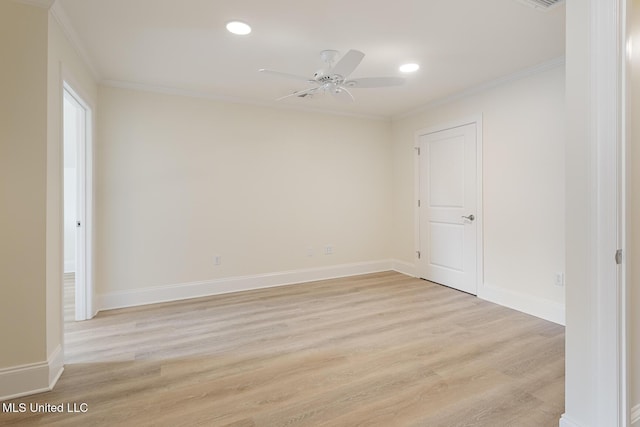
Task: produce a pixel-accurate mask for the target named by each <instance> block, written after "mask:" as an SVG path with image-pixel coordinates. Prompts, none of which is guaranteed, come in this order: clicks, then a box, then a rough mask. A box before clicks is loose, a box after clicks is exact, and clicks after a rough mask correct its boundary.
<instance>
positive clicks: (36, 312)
mask: <svg viewBox="0 0 640 427" xmlns="http://www.w3.org/2000/svg"><path fill="white" fill-rule="evenodd" d="M0 55H1V56H0V57H1V58H2V67H0V93H1V94H2V95H1V96H0V200H1V204H2V208H1V209H0V342H1V343H2V351H0V368H4V367H11V366H16V365H22V364H28V363H33V362H41V361H43V360H45V359H46V356H47V354H46V345H45V344H46V323H45V320H46V318H45V316H46V306H45V305H46V298H45V297H46V294H45V292H46V289H45V283H46V282H45V281H46V258H45V244H46V240H45V233H46V222H45V221H46V218H45V204H46V185H47V179H46V178H47V177H46V171H47V167H46V166H47V165H46V161H47V11H46V10H45V9H40V8H35V7H31V6H26V5H22V4H18V3H14V2H10V1H9V2H8V1H3V2H0Z"/></svg>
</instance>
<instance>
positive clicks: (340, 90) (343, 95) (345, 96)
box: [331, 86, 355, 102]
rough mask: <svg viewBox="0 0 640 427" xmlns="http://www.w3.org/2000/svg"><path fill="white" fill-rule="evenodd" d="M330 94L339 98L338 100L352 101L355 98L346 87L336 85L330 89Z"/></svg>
mask: <svg viewBox="0 0 640 427" xmlns="http://www.w3.org/2000/svg"><path fill="white" fill-rule="evenodd" d="M331 95H333V96H334V97H336V98H337V99H339V100H340V101H346V102H354V101H355V98H354V97H353V95H351V92H349V91H348V90H347V88H346V87H342V86H338V87H336V88H335V89H333V90H332V91H331Z"/></svg>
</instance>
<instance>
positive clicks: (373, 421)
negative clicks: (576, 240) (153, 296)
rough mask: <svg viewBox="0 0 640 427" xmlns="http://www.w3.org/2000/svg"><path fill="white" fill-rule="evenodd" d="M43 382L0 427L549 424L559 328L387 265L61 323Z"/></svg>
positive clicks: (560, 396)
mask: <svg viewBox="0 0 640 427" xmlns="http://www.w3.org/2000/svg"><path fill="white" fill-rule="evenodd" d="M66 362H67V364H66V368H65V372H64V374H63V375H62V377H61V378H60V380H59V382H58V385H57V386H56V388H55V389H54V391H52V392H49V393H44V394H40V395H36V396H31V397H27V398H21V399H16V400H14V402H16V403H27V405H28V404H29V403H30V402H39V403H51V404H58V403H65V404H66V403H72V404H73V403H76V404H80V403H83V402H84V403H87V404H88V412H86V413H84V414H28V413H25V414H7V413H0V424H1V425H47V426H49V425H52V426H58V425H59V426H63V425H65V426H66V425H70V426H111V425H118V426H145V425H158V426H190V425H201V426H235V427H244V426H391V427H393V426H447V427H449V426H492V427H495V426H525V427H527V426H532V427H534V426H535V427H544V426H550V427H551V426H554V427H555V426H557V425H558V419H559V418H560V415H561V414H562V412H563V409H564V328H563V327H561V326H558V325H555V324H553V323H550V322H546V321H543V320H540V319H537V318H535V317H531V316H528V315H525V314H522V313H519V312H516V311H513V310H509V309H507V308H503V307H500V306H497V305H494V304H491V303H488V302H485V301H482V300H479V299H477V298H475V297H473V296H470V295H467V294H465V293H461V292H458V291H455V290H452V289H449V288H446V287H443V286H439V285H435V284H432V283H429V282H426V281H423V280H418V279H414V278H410V277H407V276H403V275H401V274H398V273H393V272H387V273H378V274H371V275H364V276H357V277H352V278H345V279H336V280H329V281H322V282H315V283H309V284H304V285H297V286H285V287H279V288H271V289H266V290H256V291H250V292H243V293H237V294H227V295H220V296H214V297H208V298H201V299H197V300H189V301H183V302H174V303H167V304H158V305H151V306H144V307H138V308H132V309H122V310H113V311H108V312H103V313H100V314H99V315H98V316H97V317H96V318H95V319H93V320H90V321H87V322H69V323H68V324H67V333H66Z"/></svg>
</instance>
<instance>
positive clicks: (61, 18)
mask: <svg viewBox="0 0 640 427" xmlns="http://www.w3.org/2000/svg"><path fill="white" fill-rule="evenodd" d="M21 1H32V0H21ZM35 1H39V2H44V1H49V0H35ZM51 3H53V4H52V6H51V8H50V11H51V16H53V18H54V19H55V20H56V22H57V23H58V25H60V28H61V29H62V32H63V33H64V35H65V37H66V38H67V40H68V41H69V44H71V46H72V47H73V49H74V50H75V51H76V52H77V53H78V55H79V56H80V58H82V61H84V63H85V65H86V66H87V68H88V69H89V71H90V72H91V75H92V76H93V78H94V80H95V81H96V83H100V81H101V80H102V75H101V74H100V72H99V70H98V68H97V67H96V66H95V62H94V61H93V60H92V59H91V56H90V55H89V51H88V50H87V48H86V47H85V45H84V43H82V39H81V38H80V37H79V36H78V33H77V32H76V30H75V28H74V27H73V25H72V24H71V20H70V19H69V17H68V16H67V12H66V11H65V10H64V8H63V7H62V4H61V3H60V2H59V1H56V0H53V1H51Z"/></svg>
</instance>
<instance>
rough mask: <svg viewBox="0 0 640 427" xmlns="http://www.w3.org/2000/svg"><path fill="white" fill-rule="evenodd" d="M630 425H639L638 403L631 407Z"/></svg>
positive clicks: (637, 426) (639, 407) (639, 408)
mask: <svg viewBox="0 0 640 427" xmlns="http://www.w3.org/2000/svg"><path fill="white" fill-rule="evenodd" d="M631 427H640V403H639V404H637V405H636V406H634V407H633V408H631Z"/></svg>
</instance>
